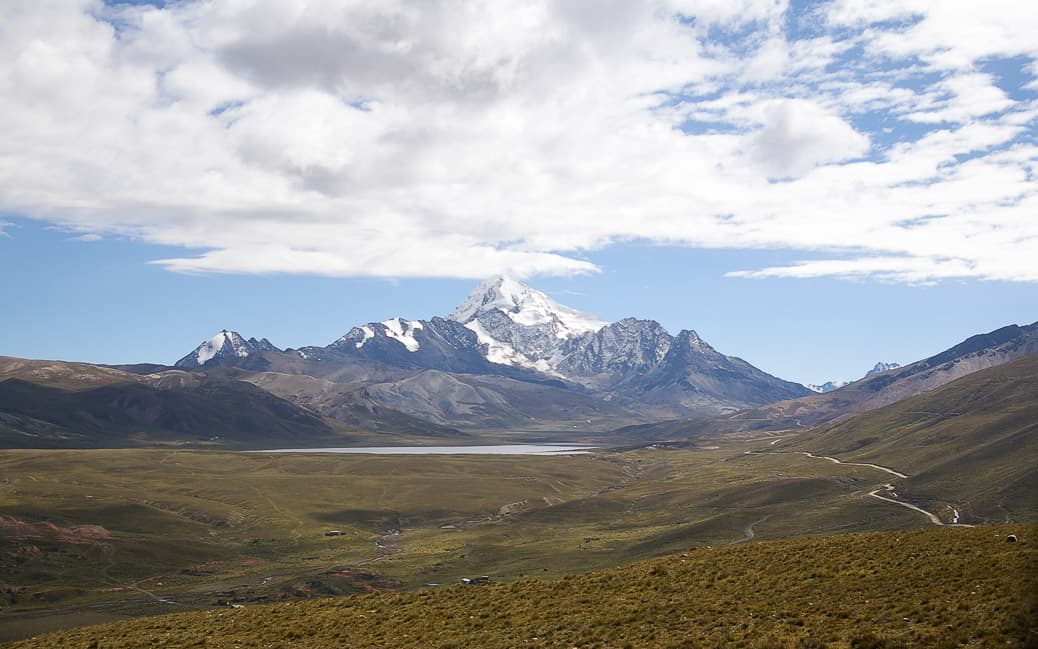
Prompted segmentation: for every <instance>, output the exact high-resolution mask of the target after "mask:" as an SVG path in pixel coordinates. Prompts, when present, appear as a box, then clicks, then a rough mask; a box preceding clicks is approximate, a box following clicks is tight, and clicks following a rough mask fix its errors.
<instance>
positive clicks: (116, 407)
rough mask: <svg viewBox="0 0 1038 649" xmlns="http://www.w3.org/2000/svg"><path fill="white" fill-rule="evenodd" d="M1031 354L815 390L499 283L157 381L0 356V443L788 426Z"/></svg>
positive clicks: (968, 355)
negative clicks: (309, 341)
mask: <svg viewBox="0 0 1038 649" xmlns="http://www.w3.org/2000/svg"><path fill="white" fill-rule="evenodd" d="M1034 352H1038V323H1035V324H1032V325H1028V326H1024V327H1018V326H1016V325H1012V326H1009V327H1004V328H1002V329H999V330H997V331H994V332H991V333H988V334H981V335H978V336H974V337H972V338H970V339H968V340H966V341H964V342H963V343H961V344H960V345H957V346H955V347H953V348H951V349H949V350H947V351H945V352H942V353H941V354H938V355H936V356H933V357H931V358H929V359H924V360H922V361H918V362H916V363H911V364H909V365H906V366H905V367H900V366H898V365H897V364H894V363H890V364H886V363H879V364H877V365H876V366H875V367H874V368H873V369H872V370H871V371H870V372H868V374H867V375H866V376H865V377H864V378H862V379H860V380H858V381H855V382H853V383H850V384H847V385H844V386H842V387H840V388H838V389H835V390H832V391H828V392H826V393H824V394H817V393H815V392H813V391H812V390H809V389H808V388H807V387H805V386H802V385H800V384H797V383H793V382H789V381H784V380H782V379H780V378H777V377H774V376H771V375H770V374H767V373H765V372H763V371H761V370H760V369H758V368H756V367H754V366H753V365H751V364H750V363H748V362H746V361H744V360H742V359H740V358H737V357H734V356H728V355H725V354H722V353H721V352H718V351H717V350H715V349H714V348H713V347H711V346H710V345H709V344H708V343H707V342H706V341H704V340H703V339H702V338H701V337H700V336H699V335H698V334H697V333H696V332H695V331H693V330H690V329H686V330H682V331H679V332H678V333H677V334H671V333H670V332H668V331H667V330H666V329H665V328H664V327H662V326H661V325H660V324H659V323H658V322H656V321H654V320H647V319H638V318H633V317H631V318H624V319H621V320H618V321H616V322H611V323H610V322H605V321H603V320H601V319H599V318H596V317H594V316H592V315H589V314H585V313H581V312H579V311H577V310H574V309H572V308H569V307H566V306H564V305H561V304H558V303H557V302H555V301H554V300H552V299H551V298H550V297H548V296H547V295H545V294H544V293H542V292H540V291H537V290H535V289H532V288H530V287H529V286H526V285H525V284H523V283H521V282H519V281H517V280H515V279H512V278H509V277H501V276H499V277H494V278H491V279H489V280H487V281H485V282H483V283H481V284H480V285H479V286H478V287H477V288H476V290H475V291H473V292H472V293H471V294H470V295H469V296H468V297H467V298H466V299H465V300H464V301H463V302H462V303H461V304H460V305H459V306H458V307H457V308H455V309H454V310H453V311H452V312H451V313H450V314H449V315H448V316H447V317H439V316H436V317H431V318H429V319H427V320H407V319H404V318H390V319H388V320H384V321H381V322H368V323H366V324H360V325H357V326H352V327H350V328H349V329H348V330H347V331H346V333H345V334H343V335H342V336H341V337H340V338H338V339H337V340H335V341H332V342H331V343H330V344H327V345H324V346H306V347H301V348H299V349H280V348H278V347H277V346H275V345H274V344H273V343H271V342H270V341H269V340H267V339H266V338H260V339H256V338H248V339H246V338H245V337H243V336H242V335H240V334H239V333H237V332H235V331H229V330H223V331H220V332H218V333H217V334H216V335H214V336H212V337H211V338H208V339H206V340H204V341H203V342H202V343H201V344H200V345H199V346H198V347H196V348H195V349H194V350H193V351H192V352H191V353H189V354H187V355H185V356H184V357H183V358H182V359H180V360H179V361H177V363H176V365H175V366H173V367H169V366H163V365H155V364H147V363H142V364H137V365H122V366H109V367H106V366H98V365H89V364H82V363H63V362H61V361H31V360H25V359H14V358H0V440H2V441H3V442H4V443H6V444H7V445H8V446H9V447H24V446H30V447H31V446H37V447H70V446H79V447H83V446H85V447H90V446H105V445H116V446H118V445H130V446H132V445H148V444H180V443H187V444H192V445H215V446H227V447H241V448H263V447H267V448H269V447H272V446H281V447H284V446H286V445H298V446H306V445H311V444H319V445H336V444H337V445H347V444H350V445H356V444H366V443H376V444H382V443H424V442H425V441H429V440H431V441H434V442H436V443H441V442H443V441H445V440H457V441H459V442H462V441H465V440H471V439H473V436H474V435H478V434H479V433H482V432H490V431H499V432H505V433H508V434H511V435H514V436H515V435H518V436H523V435H525V437H523V438H524V439H530V440H533V439H548V438H551V439H560V438H563V437H564V438H569V439H589V438H592V437H595V438H598V439H602V438H609V439H617V440H638V439H641V440H664V439H680V438H685V437H690V436H696V435H700V434H704V433H711V432H740V431H752V430H776V429H782V428H798V429H799V428H803V427H809V426H815V425H819V424H823V423H826V422H835V421H839V420H840V419H841V418H846V417H848V416H851V415H854V414H858V413H862V412H866V411H869V410H872V409H875V408H878V407H881V406H885V405H888V404H891V403H894V402H896V401H899V400H901V399H904V398H907V397H910V396H912V395H915V394H919V393H921V392H925V391H927V390H931V389H934V388H936V387H939V386H941V385H944V384H945V383H948V382H950V381H952V380H954V379H956V378H959V377H961V376H964V375H965V374H968V373H970V372H974V371H977V370H980V369H983V368H986V367H991V366H994V365H998V364H1001V363H1004V362H1007V361H1009V360H1013V359H1015V358H1019V357H1021V356H1025V355H1027V354H1030V353H1034ZM518 431H526V433H519V432H518Z"/></svg>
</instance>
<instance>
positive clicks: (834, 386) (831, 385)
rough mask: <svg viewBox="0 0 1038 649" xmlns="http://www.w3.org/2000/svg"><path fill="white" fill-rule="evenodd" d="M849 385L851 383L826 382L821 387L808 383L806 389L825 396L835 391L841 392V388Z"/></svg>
mask: <svg viewBox="0 0 1038 649" xmlns="http://www.w3.org/2000/svg"><path fill="white" fill-rule="evenodd" d="M848 383H850V381H826V382H825V383H823V384H821V385H816V384H814V383H807V384H805V385H804V387H806V388H807V389H808V390H811V391H812V392H819V393H821V394H825V393H826V392H832V391H833V390H839V389H840V388H842V387H843V386H845V385H847V384H848Z"/></svg>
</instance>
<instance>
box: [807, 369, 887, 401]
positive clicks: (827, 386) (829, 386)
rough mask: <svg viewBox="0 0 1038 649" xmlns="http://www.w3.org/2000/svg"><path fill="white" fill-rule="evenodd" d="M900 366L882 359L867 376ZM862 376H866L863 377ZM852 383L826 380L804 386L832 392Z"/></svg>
mask: <svg viewBox="0 0 1038 649" xmlns="http://www.w3.org/2000/svg"><path fill="white" fill-rule="evenodd" d="M899 367H901V366H900V365H898V364H897V363H884V362H882V361H880V362H879V363H876V364H875V365H874V366H873V367H872V369H871V370H869V371H868V372H865V376H872V375H873V374H879V373H880V372H886V371H887V370H894V369H897V368H899ZM862 378H864V377H862ZM850 383H851V381H826V382H825V383H822V384H821V385H816V384H814V383H808V384H805V386H804V387H806V388H807V389H809V390H811V391H812V392H820V393H822V394H825V393H827V392H832V391H833V390H839V389H840V388H842V387H843V386H845V385H849V384H850Z"/></svg>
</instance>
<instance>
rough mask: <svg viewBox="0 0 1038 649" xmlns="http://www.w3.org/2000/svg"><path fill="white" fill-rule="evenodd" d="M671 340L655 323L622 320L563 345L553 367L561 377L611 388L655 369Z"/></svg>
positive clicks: (665, 331)
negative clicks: (592, 381) (585, 379)
mask: <svg viewBox="0 0 1038 649" xmlns="http://www.w3.org/2000/svg"><path fill="white" fill-rule="evenodd" d="M673 340H674V338H673V336H671V335H670V334H669V333H667V330H666V329H664V328H663V327H662V326H661V325H660V324H659V323H658V322H656V321H655V320H637V319H635V318H624V319H623V320H619V321H617V322H614V323H613V324H611V325H609V326H607V327H603V328H602V329H600V330H598V331H596V332H594V333H587V334H584V335H583V336H580V337H577V338H574V339H572V340H569V341H566V343H565V344H564V345H563V346H562V348H561V350H560V354H559V358H558V360H557V361H556V363H555V366H554V367H555V369H556V370H557V371H558V372H559V373H561V374H563V375H564V376H568V377H574V378H578V379H579V378H587V379H595V382H598V383H601V384H603V385H604V386H611V385H615V384H617V383H620V382H622V381H624V380H629V379H630V378H632V377H635V376H639V375H642V374H645V373H646V372H648V371H649V370H650V369H651V368H653V367H655V366H656V365H658V364H659V363H660V362H661V361H662V360H663V358H664V357H665V356H666V355H667V352H668V351H669V350H670V347H671V344H672V342H673Z"/></svg>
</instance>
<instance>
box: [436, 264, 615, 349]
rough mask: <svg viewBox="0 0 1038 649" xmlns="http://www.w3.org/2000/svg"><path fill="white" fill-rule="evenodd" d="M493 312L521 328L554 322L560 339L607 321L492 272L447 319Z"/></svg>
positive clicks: (467, 318)
mask: <svg viewBox="0 0 1038 649" xmlns="http://www.w3.org/2000/svg"><path fill="white" fill-rule="evenodd" d="M493 311H499V312H501V313H503V314H504V315H506V316H507V317H508V318H509V319H511V320H512V321H513V322H515V323H516V324H518V325H522V326H524V327H535V326H538V325H546V324H550V323H553V322H554V323H556V324H557V325H558V332H557V333H558V336H559V337H560V338H568V337H570V336H572V335H575V334H579V333H584V332H588V331H598V330H599V329H601V328H602V327H604V326H606V325H607V324H609V323H607V322H605V321H604V320H600V319H599V318H597V317H595V316H593V315H590V314H587V313H582V312H580V311H577V310H576V309H571V308H570V307H568V306H563V305H562V304H559V303H558V302H556V301H555V300H553V299H551V298H550V297H548V296H547V295H546V294H544V293H542V292H540V291H538V290H536V289H532V288H530V287H529V286H527V285H526V284H524V283H522V282H521V281H519V280H518V279H515V278H514V277H510V276H508V275H495V276H493V277H490V278H488V279H486V280H484V281H483V282H481V283H480V284H479V286H477V287H476V289H475V290H474V291H473V292H472V293H471V294H470V295H469V296H468V298H467V299H466V300H465V301H464V302H462V303H461V304H460V305H458V307H457V308H456V309H454V311H452V312H451V314H450V315H449V316H448V319H449V320H454V321H456V322H460V323H462V324H467V323H469V322H472V321H473V320H476V319H478V318H479V317H480V316H482V315H485V314H488V313H491V312H493Z"/></svg>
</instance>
